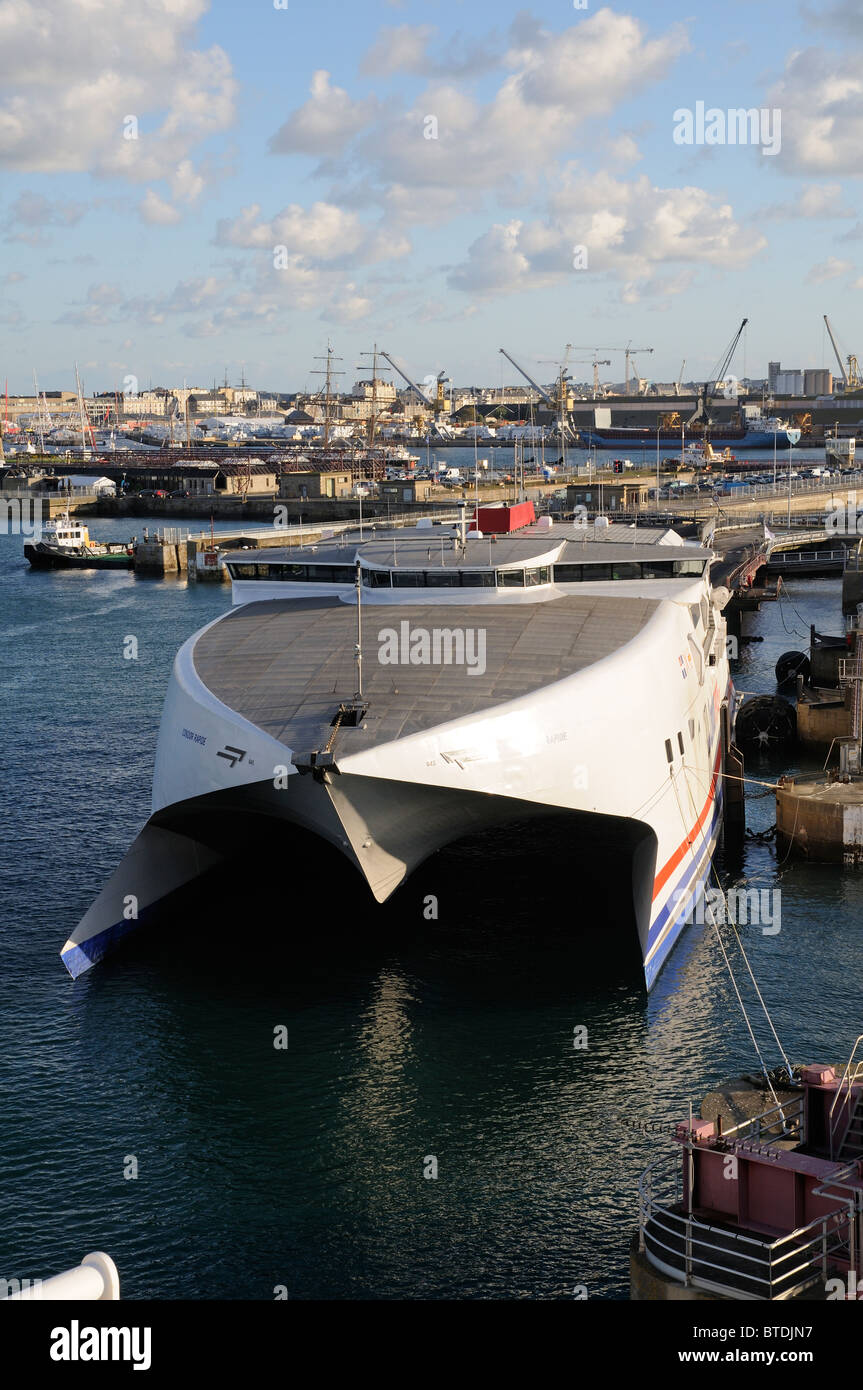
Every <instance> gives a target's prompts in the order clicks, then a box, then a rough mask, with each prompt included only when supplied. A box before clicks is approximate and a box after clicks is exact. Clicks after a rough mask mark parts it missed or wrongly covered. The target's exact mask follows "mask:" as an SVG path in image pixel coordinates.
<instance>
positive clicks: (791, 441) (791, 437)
mask: <svg viewBox="0 0 863 1390" xmlns="http://www.w3.org/2000/svg"><path fill="white" fill-rule="evenodd" d="M800 433H801V432H800V430H788V431H787V434H788V526H789V529H790V527H791V465H792V463H793V462H794V445H795V444H797V443H799V440H800Z"/></svg>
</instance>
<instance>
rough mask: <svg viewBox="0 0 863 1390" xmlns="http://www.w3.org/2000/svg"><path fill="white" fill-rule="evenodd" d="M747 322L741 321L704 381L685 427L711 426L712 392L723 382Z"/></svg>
mask: <svg viewBox="0 0 863 1390" xmlns="http://www.w3.org/2000/svg"><path fill="white" fill-rule="evenodd" d="M748 322H749V320H748V319H744V320H743V322H742V323H741V325H740V327H739V328H738V330H737V332H736V333H735V335H734V337H733V338H732V339H731V342H730V344H729V346H728V348H727V349H726V351H725V355H724V356H723V358H722V360H721V362H720V363H719V365H718V367H717V368H716V371H715V372H714V373H713V376H712V377H711V378H710V380H709V381H705V383H704V385H703V386H702V387H701V390H700V391H699V392H698V396H697V397H696V401H695V409H694V411H693V412H692V414H691V415H690V417H689V419H688V420H687V422H686V424H687V427H688V426H690V425H695V424H699V423H700V424H702V425H703V426H704V427H705V429H706V428H707V427H708V426H710V425H712V424H713V416H712V414H711V411H710V400H711V397H712V396H713V392H714V389H715V387H716V384H717V382H719V381H724V380H725V373H726V372H727V371H728V368H729V366H730V364H731V359H732V357H733V356H734V354H735V352H736V351H737V344H738V343H739V342H740V339H741V337H742V336H743V330H744V328H745V327H746V325H747V323H748Z"/></svg>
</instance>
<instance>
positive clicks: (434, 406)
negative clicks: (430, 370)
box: [378, 348, 449, 415]
mask: <svg viewBox="0 0 863 1390" xmlns="http://www.w3.org/2000/svg"><path fill="white" fill-rule="evenodd" d="M378 353H379V355H380V356H381V357H385V358H386V360H387V361H388V362H389V364H390V366H391V367H394V368H395V370H396V371H397V372H398V374H399V376H400V377H401V378H402V380H403V381H406V382H407V384H408V386H410V387H411V388H412V390H414V391H416V393H417V395H418V396H419V398H420V400H421V401H422V403H423V405H425V406H428V408H429V410H431V411H433V412H434V413H435V414H436V415H437V414H439V413H440V411H442V410H443V408H444V406H445V404H446V400H445V392H444V383H445V382H447V381H449V377H448V376H447V374H446V372H438V374H437V377H436V378H435V381H436V388H435V394H434V396H433V397H432V396H429V395H428V394H427V393H426V392H425V391H424V390H423V388H422V387H421V386H419V385H417V383H416V382H415V381H414V379H413V377H411V376H408V374H407V372H406V371H405V369H404V367H400V366H399V364H398V362H397V361H396V360H395V358H394V357H391V356H390V354H389V353H388V352H384V350H383V348H379V349H378Z"/></svg>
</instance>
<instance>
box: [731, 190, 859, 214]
mask: <svg viewBox="0 0 863 1390" xmlns="http://www.w3.org/2000/svg"><path fill="white" fill-rule="evenodd" d="M853 216H854V209H853V208H850V207H844V206H843V205H842V186H841V184H838V183H813V184H810V185H809V187H808V188H804V190H803V192H802V193H801V194H800V195H799V197H797V198H794V199H793V200H790V201H787V202H783V203H771V204H770V205H769V206H768V207H763V208H759V209H758V211H757V212H755V213H753V219H754V220H757V221H762V222H763V221H764V220H765V219H767V220H769V221H786V220H787V219H788V218H793V217H813V218H827V217H830V218H833V217H841V218H845V217H853Z"/></svg>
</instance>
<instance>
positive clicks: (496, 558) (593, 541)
mask: <svg viewBox="0 0 863 1390" xmlns="http://www.w3.org/2000/svg"><path fill="white" fill-rule="evenodd" d="M608 530H609V531H612V530H613V531H614V532H616V533H617V534H616V535H614V536H611V537H609V536H608V533H607V532H602V531H600V532H598V533H597V535H596V536H594V532H593V528H592V527H590V528H578V527H573V526H568V527H562V526H561V527H552V528H546V527H536V526H531V527H528V528H526V529H525V530H524V531H518V532H514V533H513V534H511V535H502V536H497V537H495V538H492V537H491V536H488V535H484V536H483V537H482V538H477V537H471V536H470V535H469V536H468V538H467V542H466V544H465V547H464V550H462V547H461V543H460V541H459V540H458V538H457V536H456V535H455V533H454V532H452V531H450V529H449V528H446V529H444V528H443V527H435V528H434V529H432V528H429V529H428V530H427V531H423V532H422V533H417V532H416V531H413V530H411V531H389V532H387V533H386V534H385V535H383V534H381V533H378V534H377V535H374V536H371V537H366V536H364V537H363V539H362V541H360V539H359V537H358V536H353V535H346V536H344V537H343V538H342V539H341V540H338V539H336V540H332V541H325V542H324V543H322V544H319V545H310V546H272V547H268V548H267V549H266V551H263V552H262V551H252V552H250V551H248V550H240V551H230V552H228V553H227V554H226V555H225V559H226V560H229V561H233V562H236V563H239V564H242V563H245V564H248V563H250V561H253V560H260V561H263V562H266V563H270V562H273V563H277V564H278V563H282V564H285V563H286V564H295V565H301V564H318V565H349V564H353V563H354V560H355V557H356V555H359V556H360V558H361V560H363V561H364V562H366V563H367V564H370V565H372V566H375V565H380V566H383V567H385V568H386V569H392V568H393V567H394V566H395V568H398V569H408V570H416V569H477V568H482V569H489V568H490V567H501V566H506V565H515V564H524V563H525V562H528V563H529V562H530V561H531V560H536V561H539V560H540V559H541V557H543V556H549V555H554V556H555V558H556V560H557V562H558V563H568V564H578V563H579V562H585V561H587V562H592V561H598V562H601V563H609V562H612V561H613V562H615V563H617V564H623V563H625V562H626V561H627V560H630V561H639V560H656V559H658V558H659V555H658V553H657V552H658V550H659V549H661V550H662V552H663V554H662V558H663V559H668V560H675V559H678V560H679V559H684V558H686V559H698V558H703V559H704V560H708V559H710V557H711V554H712V552H711V551H710V550H705V549H703V548H702V547H701V546H697V545H678V544H671V545H664V546H661V547H660V545H659V537H661V536H662V535H663V534H666V533H663V532H659V531H658V532H657V533H656V534H655V535H653V533H650V532H648V531H646V530H644V529H642V530H640V531H639V530H635V529H632V530H630V529H629V528H628V527H624V526H616V527H609V528H608ZM558 552H559V553H558ZM665 552H667V554H666V553H665Z"/></svg>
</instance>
